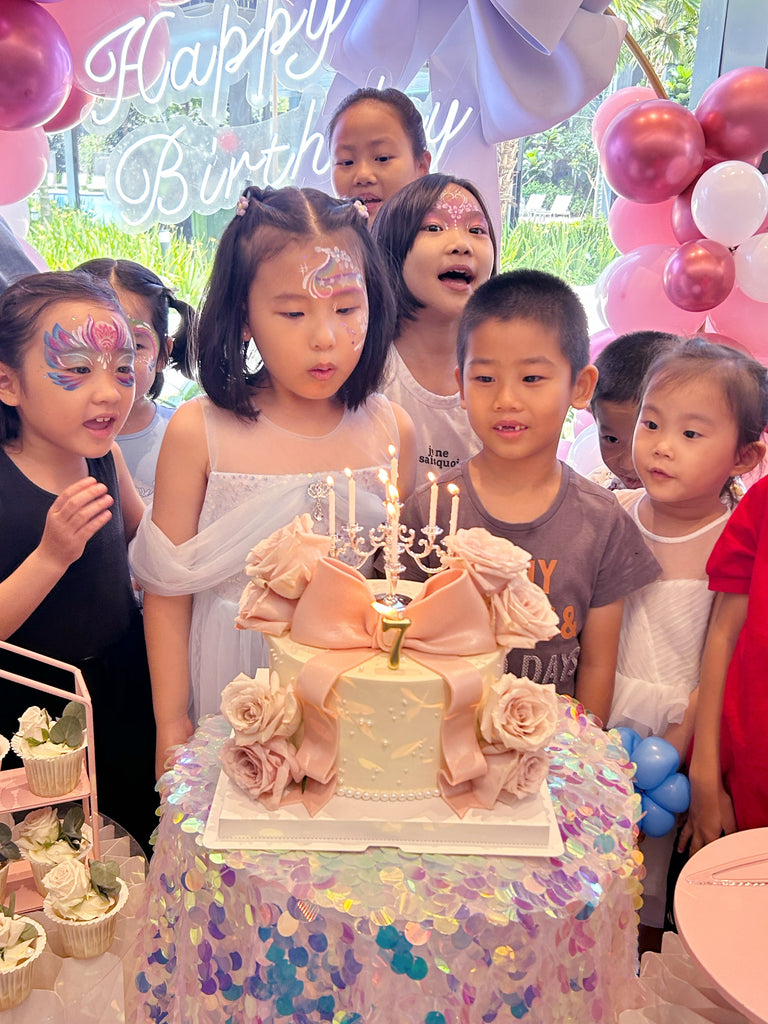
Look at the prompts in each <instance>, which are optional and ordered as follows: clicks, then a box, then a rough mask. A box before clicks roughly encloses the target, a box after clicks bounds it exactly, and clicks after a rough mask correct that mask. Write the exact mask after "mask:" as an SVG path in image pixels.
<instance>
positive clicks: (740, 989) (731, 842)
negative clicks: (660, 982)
mask: <svg viewBox="0 0 768 1024" xmlns="http://www.w3.org/2000/svg"><path fill="white" fill-rule="evenodd" d="M675 920H676V921H677V927H678V931H679V933H680V938H681V939H682V940H683V943H684V945H685V947H686V948H687V950H688V952H689V953H690V954H691V956H692V957H693V959H694V960H695V961H696V962H697V963H698V964H699V966H700V967H701V968H702V970H703V971H704V972H705V973H706V974H707V975H708V976H709V977H710V978H711V979H712V982H713V984H714V985H715V987H716V988H717V989H718V991H719V992H721V993H722V995H723V996H725V998H726V999H727V1000H728V1001H729V1002H730V1003H731V1004H732V1005H733V1006H734V1007H736V1008H737V1009H738V1010H741V1012H742V1013H744V1014H745V1015H746V1016H747V1017H748V1018H749V1020H750V1021H755V1022H759V1024H768V975H767V974H766V964H768V926H767V925H766V921H768V828H758V829H752V830H750V831H747V832H736V833H734V834H733V835H730V836H723V837H722V839H718V840H717V842H714V843H710V845H709V846H705V847H704V849H702V850H699V852H698V853H697V854H695V856H693V857H692V858H691V859H690V861H689V862H688V863H687V864H686V866H685V868H684V869H683V871H682V872H681V874H680V877H679V879H678V882H677V887H676V888H675Z"/></svg>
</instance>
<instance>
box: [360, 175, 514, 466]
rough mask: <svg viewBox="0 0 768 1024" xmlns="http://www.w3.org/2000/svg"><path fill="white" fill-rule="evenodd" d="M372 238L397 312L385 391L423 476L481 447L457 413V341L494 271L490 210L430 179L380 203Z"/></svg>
mask: <svg viewBox="0 0 768 1024" xmlns="http://www.w3.org/2000/svg"><path fill="white" fill-rule="evenodd" d="M373 236H374V238H375V239H376V241H377V242H378V244H379V247H380V248H381V251H382V253H383V254H384V258H385V260H386V262H387V266H388V268H389V273H390V278H391V280H392V283H393V287H394V290H395V302H396V304H397V320H396V323H395V333H394V340H395V344H394V347H393V348H392V350H391V352H390V358H389V362H388V365H387V375H386V381H385V385H384V393H385V394H386V395H388V396H389V397H390V398H391V399H392V400H393V401H395V402H398V403H399V404H400V405H402V406H403V408H404V409H405V410H406V412H408V413H409V414H410V416H411V418H412V419H413V421H414V425H415V427H416V455H417V460H418V463H419V466H420V468H421V467H422V466H423V467H424V469H427V470H428V469H433V470H435V471H436V472H441V471H442V470H445V469H450V468H451V467H453V466H456V465H457V464H458V463H459V462H460V461H461V460H463V459H467V458H469V457H470V456H472V455H474V454H475V453H476V452H477V451H478V450H479V447H480V446H479V443H478V441H477V438H476V437H475V435H474V433H473V432H472V429H471V427H470V426H469V421H468V420H467V414H466V412H465V411H464V410H463V409H462V407H461V398H460V395H459V391H458V378H457V369H456V341H457V338H458V330H459V320H460V318H461V314H462V313H463V311H464V307H465V305H466V304H467V300H468V299H469V296H470V295H471V294H472V293H473V292H474V291H475V289H476V288H478V287H479V286H480V285H481V284H482V283H483V282H484V281H487V280H488V278H489V277H490V276H491V274H493V273H495V272H496V257H497V250H496V238H495V236H494V233H493V228H492V226H491V221H490V217H489V215H488V210H487V209H486V206H485V203H484V202H483V199H482V197H481V196H480V194H479V192H478V191H477V189H476V188H475V186H474V185H472V184H471V183H470V182H468V181H464V180H463V179H462V178H453V177H451V176H449V175H447V174H428V175H426V176H425V177H423V178H419V179H418V180H417V181H413V182H411V183H410V184H409V185H406V186H405V187H404V188H402V189H401V190H400V191H399V192H398V193H397V195H395V196H394V197H393V198H392V199H390V200H389V201H388V202H387V203H386V204H385V205H384V208H383V209H382V211H381V213H380V214H379V217H378V218H377V220H376V224H375V225H374V230H373Z"/></svg>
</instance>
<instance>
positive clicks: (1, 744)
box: [0, 736, 11, 766]
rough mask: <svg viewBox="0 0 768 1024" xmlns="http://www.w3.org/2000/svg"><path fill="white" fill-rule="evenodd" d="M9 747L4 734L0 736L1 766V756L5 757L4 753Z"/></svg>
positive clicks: (1, 757)
mask: <svg viewBox="0 0 768 1024" xmlns="http://www.w3.org/2000/svg"><path fill="white" fill-rule="evenodd" d="M10 749H11V744H10V743H9V742H8V740H7V739H6V738H5V736H0V766H2V763H3V758H4V757H5V755H6V754H7V753H8V751H9V750H10Z"/></svg>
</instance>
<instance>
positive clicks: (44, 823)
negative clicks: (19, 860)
mask: <svg viewBox="0 0 768 1024" xmlns="http://www.w3.org/2000/svg"><path fill="white" fill-rule="evenodd" d="M84 820H85V816H84V814H83V809H82V807H80V806H75V807H70V809H69V810H68V811H67V813H66V814H65V815H64V818H63V820H61V819H59V816H58V814H57V812H56V808H54V807H41V808H40V809H39V810H36V811H30V812H29V814H28V815H27V816H26V818H25V819H24V821H22V822H21V823H20V825H19V826H18V828H17V835H16V843H17V846H18V848H19V850H20V851H21V855H22V857H23V858H24V860H26V861H28V862H29V866H30V867H31V868H32V877H33V878H34V880H35V888H36V889H37V891H38V892H39V893H40V895H41V896H45V895H46V893H47V891H48V890H47V889H46V888H45V886H44V885H43V878H44V877H45V876H46V875H47V874H48V872H49V871H50V870H51V868H54V867H56V865H57V864H61V863H62V862H63V861H65V860H81V861H84V860H85V858H86V857H87V856H88V854H89V853H90V851H91V848H92V846H93V833H92V831H91V827H90V825H85V824H84Z"/></svg>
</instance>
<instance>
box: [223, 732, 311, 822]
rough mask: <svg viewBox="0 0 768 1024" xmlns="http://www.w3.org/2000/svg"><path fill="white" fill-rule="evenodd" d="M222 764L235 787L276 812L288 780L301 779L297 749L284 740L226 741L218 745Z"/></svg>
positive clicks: (296, 780)
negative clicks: (249, 743)
mask: <svg viewBox="0 0 768 1024" xmlns="http://www.w3.org/2000/svg"><path fill="white" fill-rule="evenodd" d="M221 767H222V768H223V770H224V772H225V773H226V775H227V776H228V777H229V778H230V779H231V780H232V781H233V782H234V783H235V785H236V786H239V787H240V789H242V790H243V791H244V792H245V793H247V794H248V796H250V797H251V799H253V800H259V801H260V802H261V803H263V804H264V806H265V807H266V808H267V810H269V811H276V810H277V809H278V807H279V806H280V801H281V800H282V798H283V794H284V793H285V790H286V789H287V787H288V786H289V785H290V783H291V782H299V781H300V780H301V778H302V772H301V769H300V768H299V763H298V761H297V760H296V751H295V750H294V748H293V747H292V746H291V744H290V743H289V742H288V741H287V740H283V739H273V740H270V741H269V743H266V744H264V745H263V746H261V745H258V744H255V745H253V746H250V747H240V746H238V745H237V744H236V743H235V741H234V740H232V739H230V740H227V741H226V743H225V744H224V746H223V747H222V748H221Z"/></svg>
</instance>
